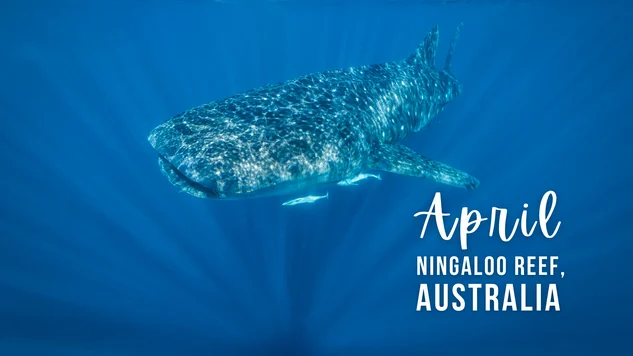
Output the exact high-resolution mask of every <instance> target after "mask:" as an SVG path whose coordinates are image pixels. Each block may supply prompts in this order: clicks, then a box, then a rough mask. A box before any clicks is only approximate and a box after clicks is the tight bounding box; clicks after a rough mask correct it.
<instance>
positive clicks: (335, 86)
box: [149, 27, 479, 199]
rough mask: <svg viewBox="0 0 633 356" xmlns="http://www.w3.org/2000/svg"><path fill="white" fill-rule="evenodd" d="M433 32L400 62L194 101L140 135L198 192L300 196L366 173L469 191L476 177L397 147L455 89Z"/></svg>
mask: <svg viewBox="0 0 633 356" xmlns="http://www.w3.org/2000/svg"><path fill="white" fill-rule="evenodd" d="M437 37H438V31H437V27H435V28H433V30H432V31H431V32H430V33H429V34H428V35H427V37H426V38H425V40H424V42H423V43H422V44H421V45H420V47H418V49H417V50H416V51H415V52H414V53H413V54H412V55H411V56H410V57H409V58H408V59H406V60H404V61H398V62H389V63H383V64H375V65H367V66H360V67H354V68H347V69H337V70H331V71H327V72H321V73H315V74H309V75H305V76H302V77H299V78H296V79H293V80H290V81H287V82H284V83H276V84H270V85H267V86H264V87H261V88H258V89H254V90H250V91H247V92H244V93H241V94H238V95H234V96H231V97H228V98H225V99H223V100H219V101H215V102H211V103H208V104H205V105H202V106H198V107H195V108H193V109H190V110H188V111H185V112H183V113H181V114H179V115H176V116H175V117H173V118H171V119H170V120H168V121H166V122H164V123H163V124H161V125H159V126H158V127H156V128H155V129H154V130H153V131H152V132H151V134H150V135H149V142H150V143H151V145H152V146H153V147H154V148H155V149H156V151H157V152H158V154H159V166H160V168H161V170H162V171H163V173H164V174H165V175H166V176H167V178H168V179H169V181H170V182H171V183H172V184H174V185H175V186H177V187H179V188H180V189H181V190H183V191H185V192H187V193H189V194H191V195H194V196H197V197H201V198H215V199H240V198H247V197H254V196H265V195H285V194H291V193H300V192H304V191H308V190H309V189H310V188H312V187H314V186H317V185H320V184H331V183H336V182H339V181H341V180H344V179H349V178H353V177H355V176H357V175H358V174H360V173H363V172H366V171H370V170H383V171H388V172H393V173H398V174H405V175H410V176H415V177H423V178H430V179H434V180H436V181H438V182H441V183H445V184H450V185H454V186H458V187H463V188H467V189H474V188H475V187H476V186H477V185H478V184H479V182H478V181H477V180H476V179H475V178H472V177H470V176H469V175H468V174H466V173H463V172H460V171H458V170H456V169H453V168H451V167H449V166H447V165H445V164H443V163H440V162H435V161H432V160H430V159H427V158H424V157H421V156H418V155H417V154H415V153H414V152H413V151H411V150H408V149H406V148H404V147H403V146H399V145H397V144H396V143H397V142H398V141H400V140H402V139H403V138H405V137H406V136H407V135H409V134H410V133H412V132H416V131H418V130H420V129H421V128H422V127H424V126H425V125H426V124H427V123H428V122H429V121H430V120H431V119H432V118H433V117H435V116H436V115H437V114H439V113H440V112H441V111H442V109H443V108H444V106H445V105H446V104H447V103H448V102H450V101H451V100H452V99H453V98H454V97H456V96H457V95H459V93H460V92H461V86H460V84H459V83H458V82H457V80H456V79H455V78H454V77H453V76H452V75H451V74H450V73H449V72H448V71H445V70H440V69H437V68H435V66H434V65H433V59H434V56H435V48H436V47H437ZM453 43H454V41H453ZM453 47H454V46H453V45H452V46H451V53H452V48H453ZM449 56H450V54H449ZM449 58H450V57H449ZM447 68H450V61H449V60H448V59H447Z"/></svg>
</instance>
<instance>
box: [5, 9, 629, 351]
mask: <svg viewBox="0 0 633 356" xmlns="http://www.w3.org/2000/svg"><path fill="white" fill-rule="evenodd" d="M632 7H633V6H631V5H629V4H627V3H626V2H624V1H606V2H604V1H563V0H552V1H545V0H541V1H529V2H528V1H463V2H445V3H442V2H434V1H387V0H384V1H383V0H373V1H366V2H361V1H316V0H313V1H301V0H289V1H276V2H273V1H222V2H221V1H215V2H213V1H166V0H162V1H141V0H136V1H90V2H84V1H70V0H62V1H58V2H45V1H4V2H2V4H1V5H0V9H1V11H0V13H1V14H0V48H1V49H2V55H0V68H1V70H0V125H1V126H0V142H1V143H2V149H1V150H0V162H2V164H1V167H2V174H0V192H1V193H0V194H1V195H0V198H1V200H0V202H1V204H0V354H2V355H198V354H200V355H203V354H204V355H210V354H211V355H233V354H251V355H264V354H272V355H282V354H295V355H325V354H327V355H351V354H356V353H361V352H362V353H363V354H366V355H374V354H375V355H386V354H443V355H444V354H463V353H465V352H468V353H470V354H495V355H496V354H504V355H505V354H510V353H511V354H515V355H516V354H526V355H527V354H529V355H532V354H535V353H539V354H543V355H547V354H561V353H575V354H598V353H600V354H628V353H629V352H631V345H630V342H629V340H628V339H627V338H628V337H629V336H630V335H631V331H632V327H631V325H632V323H631V318H632V317H633V313H632V306H631V302H632V300H633V285H632V284H633V282H632V281H633V279H632V277H633V273H632V271H633V269H632V268H631V266H630V263H629V262H630V255H631V253H632V252H633V240H632V238H633V234H632V229H631V226H630V219H631V216H632V215H633V208H632V203H631V202H632V198H633V191H632V189H631V181H633V166H632V162H633V160H632V159H631V157H633V145H632V143H631V138H630V133H631V132H632V131H633V104H632V102H631V100H632V99H633V95H632V94H633V90H632V89H631V88H632V87H631V83H632V82H633V69H632V66H631V63H633V46H632V45H633V42H632V40H631V32H632V31H633V25H632V24H633V16H632V14H633V11H632V10H633V9H632ZM461 22H463V23H464V27H463V30H462V32H461V37H460V39H459V42H458V44H457V47H456V50H455V54H454V57H453V72H454V74H455V76H456V77H457V78H458V79H459V80H460V81H461V82H462V84H463V87H464V91H463V93H462V95H461V96H460V97H458V98H457V99H456V100H454V101H453V102H452V103H450V104H449V105H448V106H447V108H446V110H445V111H444V112H443V113H442V114H441V115H440V116H439V117H438V118H437V119H436V120H435V121H433V122H432V123H431V125H429V127H427V128H425V129H424V130H422V131H421V132H419V133H417V134H415V135H412V136H411V137H409V138H407V140H406V144H407V145H408V146H409V147H411V148H413V149H414V150H416V151H417V152H420V153H422V154H424V155H426V156H428V157H432V158H434V159H437V160H440V161H442V162H445V163H447V164H450V165H452V166H454V167H456V168H459V169H462V170H464V171H466V172H468V173H470V174H472V175H474V176H475V177H477V178H478V179H479V180H480V181H481V185H480V187H479V188H478V189H477V190H474V191H466V190H461V189H458V188H452V187H448V186H444V185H440V184H437V183H434V182H431V181H425V180H418V179H414V178H410V177H405V176H397V175H393V174H383V175H382V181H374V180H370V181H366V182H363V183H362V184H359V185H358V186H354V187H345V188H343V187H336V188H332V189H330V191H329V199H327V200H322V201H319V202H317V203H315V204H306V205H299V206H295V207H292V208H288V207H282V206H281V202H283V201H284V200H285V199H284V198H260V199H253V200H246V201H212V200H201V199H197V198H194V197H192V196H189V195H187V194H184V193H179V192H178V190H177V189H176V188H174V187H173V186H171V185H170V184H169V182H168V181H167V180H166V179H165V178H164V177H163V176H162V174H161V172H160V171H159V169H158V165H157V157H156V153H155V152H154V151H153V149H152V147H151V146H150V145H149V144H148V142H147V135H148V134H149V132H150V131H151V130H152V129H153V128H154V127H155V126H156V125H158V124H160V123H161V122H163V121H165V120H167V119H168V118H170V117H171V116H173V115H174V114H177V113H180V112H182V111H183V110H186V109H189V108H191V107H194V106H197V105H200V104H203V103H206V102H209V101H212V100H217V99H221V98H223V97H226V96H229V95H232V94H236V93H239V92H241V91H244V90H247V89H251V88H254V87H258V86H261V85H264V84H267V83H270V82H277V81H283V80H288V79H291V78H294V77H296V76H299V75H302V74H307V73H311V72H318V71H324V70H328V69H335V68H342V67H351V66H357V65H365V64H372V63H381V62H385V61H393V60H399V59H403V58H405V57H406V56H408V55H409V54H410V53H411V52H412V51H413V50H414V48H415V47H416V46H417V45H418V43H420V42H421V40H422V39H423V37H424V35H425V34H426V33H427V32H428V31H429V30H430V29H431V27H432V26H434V25H439V27H440V44H439V49H438V55H437V59H436V60H437V63H438V65H441V64H442V63H443V58H444V56H445V53H446V52H447V51H448V45H449V38H450V36H451V35H452V32H453V30H454V28H455V27H457V26H458V24H459V23H461ZM550 190H553V191H555V192H556V195H557V203H556V208H555V212H554V214H553V216H552V221H560V222H561V226H560V230H559V232H558V234H557V235H556V236H555V237H554V238H552V239H546V238H544V237H543V236H542V234H540V232H539V230H537V232H536V233H535V234H534V235H533V236H532V237H529V238H526V237H523V236H516V237H515V238H513V239H512V240H511V241H510V242H507V243H504V242H501V241H500V239H499V238H498V236H493V237H490V236H488V231H487V228H488V226H489V225H487V224H486V223H482V227H481V228H480V229H479V230H478V231H477V232H476V233H474V234H473V235H471V236H470V239H469V242H468V250H466V251H462V250H461V249H460V244H459V240H458V239H457V238H453V239H451V240H450V241H444V240H442V239H441V238H440V237H439V234H438V232H437V229H436V228H435V224H433V223H430V225H429V229H428V232H427V234H426V235H425V237H424V238H423V239H420V232H421V228H422V225H423V223H424V219H423V218H421V217H417V218H416V217H414V216H413V215H414V214H415V213H416V212H418V211H422V210H427V209H429V206H430V204H431V201H432V199H433V196H434V194H435V193H436V192H441V194H442V202H443V208H444V210H445V211H446V212H449V213H451V218H452V217H455V216H458V215H459V213H460V210H461V208H462V207H464V206H467V207H469V208H470V209H478V210H480V211H481V212H482V214H483V215H484V216H488V215H489V214H490V209H491V208H492V207H506V208H508V209H509V212H508V216H509V218H512V219H514V218H517V217H519V216H520V214H521V212H522V210H523V204H524V203H527V204H528V205H529V209H528V214H529V216H530V219H535V218H536V217H537V214H538V212H537V211H538V210H537V207H538V204H539V202H540V199H541V197H542V196H543V194H544V193H545V192H547V191H550ZM451 255H458V256H462V255H469V256H480V257H482V258H483V256H489V255H490V256H506V257H507V258H508V260H511V259H513V258H514V256H531V255H532V256H540V255H546V256H550V255H555V256H559V262H558V264H559V268H560V271H564V272H565V277H564V278H559V277H558V276H554V277H532V276H530V277H525V276H524V277H520V276H512V275H511V274H508V275H506V276H503V277H467V276H461V277H452V276H449V277H433V276H418V275H417V274H416V257H417V256H451ZM420 283H428V284H429V285H433V284H435V283H451V284H453V283H497V284H499V285H500V286H503V285H505V284H506V283H516V284H517V285H519V284H520V283H526V284H528V285H530V286H532V285H534V284H535V283H544V284H547V283H556V284H557V287H558V294H559V299H560V309H561V310H560V311H558V312H555V311H549V312H544V311H542V312H492V311H491V312H486V311H483V310H481V309H480V310H478V311H468V310H466V311H462V312H457V311H450V310H449V311H446V312H438V311H432V312H426V311H416V305H417V301H418V291H419V285H420ZM544 290H546V289H544ZM531 293H533V292H531ZM530 295H531V294H530Z"/></svg>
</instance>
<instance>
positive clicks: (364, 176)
mask: <svg viewBox="0 0 633 356" xmlns="http://www.w3.org/2000/svg"><path fill="white" fill-rule="evenodd" d="M367 178H375V179H378V180H382V179H381V178H380V174H370V173H361V174H359V175H357V176H356V177H354V178H348V179H345V180H342V181H340V182H338V183H336V184H338V185H342V186H348V185H358V184H356V182H359V181H361V180H365V179H367Z"/></svg>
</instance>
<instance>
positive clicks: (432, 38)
mask: <svg viewBox="0 0 633 356" xmlns="http://www.w3.org/2000/svg"><path fill="white" fill-rule="evenodd" d="M438 32H439V30H438V26H437V25H435V26H433V28H432V29H431V32H429V33H428V34H427V35H426V37H424V41H422V43H420V45H418V48H416V49H415V52H413V53H412V54H411V56H409V59H408V60H407V61H408V62H411V63H419V64H426V65H428V66H430V67H433V66H434V65H435V51H437V40H438Z"/></svg>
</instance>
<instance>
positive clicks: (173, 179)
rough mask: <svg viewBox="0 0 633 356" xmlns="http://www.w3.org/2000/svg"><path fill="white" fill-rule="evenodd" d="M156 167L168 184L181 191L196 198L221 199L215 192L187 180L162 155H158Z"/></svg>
mask: <svg viewBox="0 0 633 356" xmlns="http://www.w3.org/2000/svg"><path fill="white" fill-rule="evenodd" d="M158 165H159V166H160V170H161V171H162V172H163V174H164V175H165V176H166V177H167V179H168V180H169V182H170V183H171V184H173V185H175V186H176V187H178V188H180V189H181V191H183V192H185V193H188V194H190V195H193V196H194V197H198V198H207V199H220V198H222V196H221V195H220V193H219V192H218V191H217V190H215V189H213V188H209V187H206V186H204V185H202V184H200V183H196V182H194V181H193V180H191V179H189V178H188V177H187V176H186V175H184V174H182V172H180V171H179V170H178V169H177V168H176V167H174V165H173V164H171V162H169V161H168V160H167V159H165V158H164V157H163V156H162V155H158Z"/></svg>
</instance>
